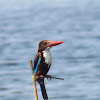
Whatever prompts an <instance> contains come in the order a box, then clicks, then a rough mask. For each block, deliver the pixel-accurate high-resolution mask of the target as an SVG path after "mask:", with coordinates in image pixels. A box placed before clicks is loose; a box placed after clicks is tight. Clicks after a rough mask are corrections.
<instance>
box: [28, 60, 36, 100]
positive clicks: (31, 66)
mask: <svg viewBox="0 0 100 100" xmlns="http://www.w3.org/2000/svg"><path fill="white" fill-rule="evenodd" d="M29 63H30V68H31V74H32V82H33V88H34V96H35V100H38V95H37V88H36V81H35V75H34V69H33V65H32V60H31V59H29Z"/></svg>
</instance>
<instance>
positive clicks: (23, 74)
mask: <svg viewBox="0 0 100 100" xmlns="http://www.w3.org/2000/svg"><path fill="white" fill-rule="evenodd" d="M44 39H48V40H61V41H64V43H63V44H61V45H59V46H57V47H53V48H52V49H51V54H52V66H51V69H50V71H49V74H51V75H53V76H55V77H62V78H64V79H65V80H64V81H60V80H54V79H52V80H51V81H48V80H45V83H46V88H47V93H48V95H49V100H100V0H0V100H34V92H33V85H32V80H31V71H30V67H29V58H31V59H34V57H35V55H36V53H37V49H38V43H39V42H40V41H41V40H44ZM37 89H38V96H39V100H42V96H41V91H40V87H39V85H38V84H37Z"/></svg>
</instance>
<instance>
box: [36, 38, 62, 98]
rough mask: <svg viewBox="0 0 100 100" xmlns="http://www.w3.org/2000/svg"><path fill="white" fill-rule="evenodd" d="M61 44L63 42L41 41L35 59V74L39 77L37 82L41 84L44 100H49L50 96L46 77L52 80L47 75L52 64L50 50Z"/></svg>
mask: <svg viewBox="0 0 100 100" xmlns="http://www.w3.org/2000/svg"><path fill="white" fill-rule="evenodd" d="M61 43H63V41H50V40H43V41H41V42H40V43H39V47H38V52H37V55H36V56H35V59H34V74H35V76H36V77H38V78H36V81H37V82H38V83H39V84H40V88H41V92H42V96H43V99H44V100H48V95H47V92H46V88H45V83H44V77H45V76H47V77H49V78H50V75H47V73H48V71H49V69H50V66H51V63H52V60H51V53H50V48H51V47H53V46H56V45H59V44H61Z"/></svg>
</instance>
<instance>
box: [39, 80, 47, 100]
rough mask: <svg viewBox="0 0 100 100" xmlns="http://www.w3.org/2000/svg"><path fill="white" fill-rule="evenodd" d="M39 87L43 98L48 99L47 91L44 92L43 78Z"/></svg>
mask: <svg viewBox="0 0 100 100" xmlns="http://www.w3.org/2000/svg"><path fill="white" fill-rule="evenodd" d="M40 88H41V92H42V96H43V99H44V100H48V95H47V92H46V88H45V84H44V80H43V82H41V83H40Z"/></svg>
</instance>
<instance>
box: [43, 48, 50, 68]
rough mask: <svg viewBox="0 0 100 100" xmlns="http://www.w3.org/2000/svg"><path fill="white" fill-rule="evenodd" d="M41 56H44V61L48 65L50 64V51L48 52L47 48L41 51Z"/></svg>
mask: <svg viewBox="0 0 100 100" xmlns="http://www.w3.org/2000/svg"><path fill="white" fill-rule="evenodd" d="M43 57H44V58H45V63H46V64H48V65H49V67H50V65H51V53H50V51H49V49H48V48H47V49H45V50H44V51H43Z"/></svg>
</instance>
